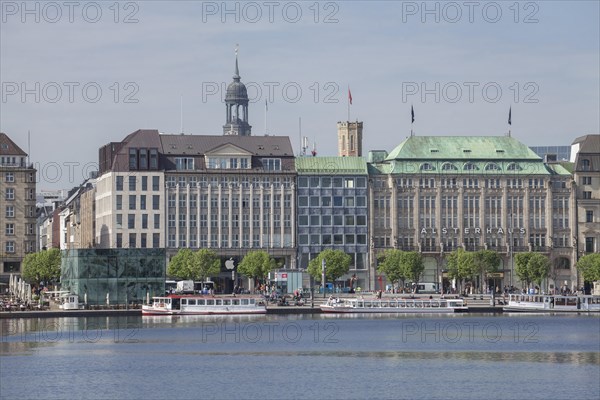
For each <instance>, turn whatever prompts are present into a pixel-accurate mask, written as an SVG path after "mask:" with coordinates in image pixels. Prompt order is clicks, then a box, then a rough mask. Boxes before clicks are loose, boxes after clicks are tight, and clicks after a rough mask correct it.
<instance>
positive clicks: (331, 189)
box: [296, 157, 371, 288]
mask: <svg viewBox="0 0 600 400" xmlns="http://www.w3.org/2000/svg"><path fill="white" fill-rule="evenodd" d="M296 172H297V173H298V191H297V196H298V201H297V215H298V266H299V268H300V269H306V268H307V267H308V263H309V262H310V260H311V259H313V258H316V257H317V256H318V254H319V253H320V252H321V251H323V250H326V249H334V250H342V251H343V252H345V253H346V254H348V255H350V256H351V258H352V261H351V264H350V271H349V273H348V274H347V275H346V276H342V277H340V279H339V280H340V281H348V282H347V283H348V284H349V280H350V279H351V278H352V277H354V278H355V280H354V282H353V285H354V286H355V287H356V286H362V287H363V288H366V287H368V282H369V280H370V277H371V271H370V270H369V257H368V256H369V246H368V241H367V240H368V235H369V231H368V225H367V221H368V215H367V211H368V208H367V204H368V201H367V196H368V189H367V181H368V173H367V164H366V162H365V160H364V159H363V158H362V157H300V158H297V159H296Z"/></svg>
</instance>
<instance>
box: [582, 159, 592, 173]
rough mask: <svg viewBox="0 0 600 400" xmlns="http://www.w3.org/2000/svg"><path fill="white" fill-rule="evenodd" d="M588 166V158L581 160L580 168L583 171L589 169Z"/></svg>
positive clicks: (589, 165)
mask: <svg viewBox="0 0 600 400" xmlns="http://www.w3.org/2000/svg"><path fill="white" fill-rule="evenodd" d="M590 167H591V164H590V160H588V159H583V160H581V169H582V170H583V171H589V170H590V169H591V168H590Z"/></svg>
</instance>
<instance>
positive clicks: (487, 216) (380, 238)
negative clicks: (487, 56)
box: [369, 136, 577, 289]
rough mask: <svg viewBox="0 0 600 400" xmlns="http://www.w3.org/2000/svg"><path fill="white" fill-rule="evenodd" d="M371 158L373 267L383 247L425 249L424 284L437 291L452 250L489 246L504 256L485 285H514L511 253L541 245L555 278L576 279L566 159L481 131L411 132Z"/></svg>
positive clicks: (571, 198) (537, 248) (572, 284)
mask: <svg viewBox="0 0 600 400" xmlns="http://www.w3.org/2000/svg"><path fill="white" fill-rule="evenodd" d="M370 161H371V162H370V163H369V177H370V179H369V181H370V184H369V192H370V194H369V214H370V221H369V227H370V232H371V238H370V240H371V244H372V253H371V255H370V260H371V268H372V269H373V271H374V270H375V268H376V265H374V264H375V263H376V259H377V258H376V256H377V254H379V253H380V252H383V251H385V250H386V249H389V248H397V249H402V250H411V251H419V252H421V253H422V254H423V255H424V260H425V271H424V274H423V277H422V282H432V283H435V284H437V285H438V287H439V288H440V289H441V288H442V286H447V285H449V284H450V283H449V282H445V280H444V271H445V270H446V255H447V254H448V253H449V252H451V251H453V250H456V249H457V248H459V247H462V248H464V249H465V250H469V251H476V250H481V249H490V250H496V251H498V252H499V253H500V254H501V255H502V259H503V260H502V266H501V272H502V274H501V275H499V276H498V278H499V279H496V280H495V281H494V282H493V283H492V282H490V283H489V285H490V286H492V285H493V286H496V287H497V286H500V287H502V286H510V285H514V286H517V284H518V281H517V277H516V275H515V273H514V260H513V257H514V254H515V253H517V252H526V251H538V252H542V253H544V254H546V255H548V256H549V257H550V259H551V262H552V271H553V272H552V273H551V275H552V274H553V277H554V279H553V280H552V281H553V282H552V285H556V284H557V283H559V282H561V283H562V282H563V281H568V283H569V286H570V287H575V286H576V285H577V274H576V270H575V268H574V264H575V259H574V257H573V254H572V247H571V238H572V235H573V224H574V222H575V210H574V207H573V204H574V191H573V190H572V179H571V175H570V173H569V172H568V171H567V170H566V169H564V168H563V167H562V166H561V165H560V164H546V163H544V162H543V160H542V159H541V158H540V157H539V156H537V155H536V154H535V153H533V152H532V151H531V150H530V149H529V148H528V147H527V146H525V145H523V144H521V143H519V142H518V141H517V140H515V139H514V138H511V137H483V136H480V137H417V136H411V137H409V138H407V139H406V140H404V141H403V142H402V143H401V144H400V145H398V146H397V147H396V148H395V149H394V150H393V151H392V152H391V153H390V154H387V153H385V152H383V153H382V152H375V153H372V154H371V155H370ZM372 284H374V282H372ZM482 289H485V288H482Z"/></svg>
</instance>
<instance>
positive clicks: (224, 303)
mask: <svg viewBox="0 0 600 400" xmlns="http://www.w3.org/2000/svg"><path fill="white" fill-rule="evenodd" d="M223 305H224V306H230V305H231V300H223Z"/></svg>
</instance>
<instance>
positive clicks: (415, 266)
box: [402, 251, 425, 283]
mask: <svg viewBox="0 0 600 400" xmlns="http://www.w3.org/2000/svg"><path fill="white" fill-rule="evenodd" d="M402 266H403V269H404V275H405V276H406V278H407V279H410V280H411V281H412V282H414V283H419V280H420V279H421V274H422V273H423V271H424V270H425V264H424V263H423V257H422V256H421V253H419V252H417V251H406V252H404V254H403V255H402Z"/></svg>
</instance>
